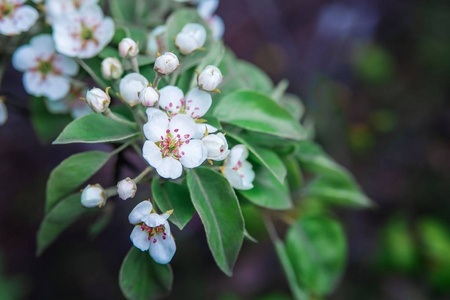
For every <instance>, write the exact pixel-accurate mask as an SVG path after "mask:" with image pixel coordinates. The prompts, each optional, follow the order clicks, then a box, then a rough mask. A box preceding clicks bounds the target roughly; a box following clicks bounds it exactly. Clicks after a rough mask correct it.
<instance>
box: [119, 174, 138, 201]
mask: <svg viewBox="0 0 450 300" xmlns="http://www.w3.org/2000/svg"><path fill="white" fill-rule="evenodd" d="M136 191H137V186H136V183H134V181H133V180H132V179H131V178H130V177H127V178H125V179H123V180H121V181H119V182H118V183H117V193H118V194H119V197H120V199H122V200H127V199H128V198H133V197H134V195H135V194H136Z"/></svg>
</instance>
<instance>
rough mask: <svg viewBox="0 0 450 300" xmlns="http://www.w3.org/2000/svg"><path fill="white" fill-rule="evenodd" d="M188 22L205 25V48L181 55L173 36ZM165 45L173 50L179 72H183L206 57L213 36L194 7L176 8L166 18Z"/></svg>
mask: <svg viewBox="0 0 450 300" xmlns="http://www.w3.org/2000/svg"><path fill="white" fill-rule="evenodd" d="M188 23H198V24H200V25H203V27H205V29H206V32H207V38H206V42H205V45H204V46H203V47H204V48H205V50H200V49H199V50H196V51H194V52H193V53H191V54H189V55H183V54H181V53H180V52H179V51H178V48H177V47H176V46H175V37H176V36H177V34H178V33H179V32H180V31H181V29H182V28H183V27H184V25H186V24H188ZM166 26H167V27H166V28H167V35H166V38H167V45H168V49H169V50H170V51H173V52H174V53H175V55H177V56H178V57H179V59H180V67H179V69H178V72H179V73H183V72H184V71H185V70H189V69H190V68H191V67H193V66H195V65H198V64H199V63H200V62H201V61H202V60H203V59H204V58H205V57H207V55H208V53H209V51H210V49H211V44H212V42H213V38H212V35H211V30H210V27H209V25H208V24H207V23H206V21H205V20H203V19H202V18H201V17H200V16H199V15H198V13H197V10H195V9H178V10H176V11H175V12H174V13H172V14H171V15H170V16H169V18H168V19H167V23H166Z"/></svg>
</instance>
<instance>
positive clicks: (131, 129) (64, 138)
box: [53, 113, 139, 144]
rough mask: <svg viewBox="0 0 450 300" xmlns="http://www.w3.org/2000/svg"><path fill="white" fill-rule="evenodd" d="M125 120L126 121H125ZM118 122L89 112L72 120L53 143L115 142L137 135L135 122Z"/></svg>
mask: <svg viewBox="0 0 450 300" xmlns="http://www.w3.org/2000/svg"><path fill="white" fill-rule="evenodd" d="M125 122H127V123H125ZM131 124H133V123H130V122H128V121H126V120H125V119H124V122H119V121H116V120H113V119H111V118H108V117H105V116H104V115H102V114H95V113H94V114H89V115H86V116H83V117H81V118H78V119H75V120H73V121H72V122H71V123H70V124H69V125H67V127H66V128H64V130H63V132H61V134H60V135H59V136H58V138H57V139H56V140H55V141H54V142H53V143H54V144H70V143H103V142H117V141H123V140H127V139H130V138H133V137H137V136H138V135H139V132H138V130H137V126H135V124H133V125H131Z"/></svg>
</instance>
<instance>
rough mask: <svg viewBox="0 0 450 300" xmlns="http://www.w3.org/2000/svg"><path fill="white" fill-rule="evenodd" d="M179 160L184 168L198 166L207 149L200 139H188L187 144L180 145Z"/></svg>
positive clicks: (203, 158)
mask: <svg viewBox="0 0 450 300" xmlns="http://www.w3.org/2000/svg"><path fill="white" fill-rule="evenodd" d="M180 153H181V158H180V162H181V164H182V165H183V166H185V167H186V168H195V167H198V166H200V165H201V164H202V163H203V162H204V161H205V160H206V155H207V154H208V150H207V149H206V147H205V145H204V144H203V142H202V141H201V140H190V142H189V144H186V143H185V144H183V145H182V146H181V147H180Z"/></svg>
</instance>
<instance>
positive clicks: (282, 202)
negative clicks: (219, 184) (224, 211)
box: [239, 165, 292, 209]
mask: <svg viewBox="0 0 450 300" xmlns="http://www.w3.org/2000/svg"><path fill="white" fill-rule="evenodd" d="M254 169H255V175H256V176H255V180H254V182H253V188H252V189H251V190H246V191H239V193H241V194H242V195H243V196H244V197H245V198H247V199H248V200H250V201H251V202H253V203H254V204H256V205H259V206H262V207H266V208H270V209H289V208H291V207H292V201H291V198H290V195H289V188H288V185H287V182H286V180H285V182H284V183H283V184H281V183H280V182H279V181H278V180H277V178H275V176H273V175H272V174H271V173H270V172H269V171H268V170H267V169H266V168H264V167H262V166H258V165H254Z"/></svg>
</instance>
